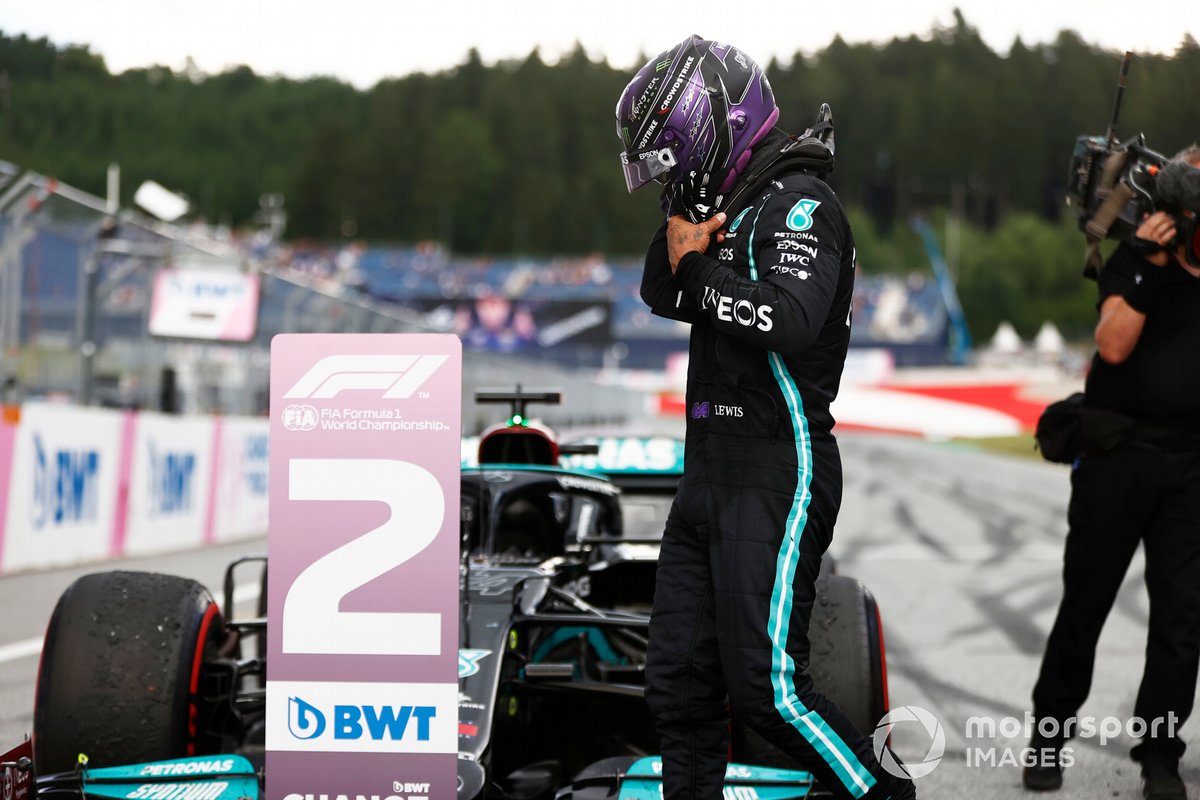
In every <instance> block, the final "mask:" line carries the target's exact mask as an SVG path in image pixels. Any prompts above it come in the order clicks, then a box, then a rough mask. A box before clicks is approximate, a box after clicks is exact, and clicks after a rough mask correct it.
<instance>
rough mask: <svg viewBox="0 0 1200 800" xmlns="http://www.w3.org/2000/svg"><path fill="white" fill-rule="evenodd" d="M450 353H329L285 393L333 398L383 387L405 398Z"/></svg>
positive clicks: (390, 396)
mask: <svg viewBox="0 0 1200 800" xmlns="http://www.w3.org/2000/svg"><path fill="white" fill-rule="evenodd" d="M447 358H449V356H327V357H325V358H322V359H321V360H320V361H318V362H317V363H316V364H314V365H313V367H312V369H310V370H309V371H308V372H307V373H305V375H304V377H303V378H301V379H300V380H298V381H296V384H295V385H294V386H293V387H292V388H291V389H288V390H287V392H286V393H285V394H284V395H283V396H284V397H285V398H288V399H292V398H299V399H310V398H325V399H327V398H330V397H336V396H337V394H338V393H339V392H343V391H346V390H357V389H383V390H385V391H384V392H383V396H384V398H386V399H392V400H396V399H399V400H402V399H404V398H406V397H411V396H412V393H413V392H415V391H416V390H417V389H419V388H421V384H423V383H425V381H426V380H428V379H429V376H431V375H432V374H433V373H434V372H436V371H437V368H438V367H440V366H441V365H442V364H443V363H445V361H446V359H447Z"/></svg>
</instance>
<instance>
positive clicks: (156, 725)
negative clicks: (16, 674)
mask: <svg viewBox="0 0 1200 800" xmlns="http://www.w3.org/2000/svg"><path fill="white" fill-rule="evenodd" d="M223 635H224V621H223V620H222V619H221V614H220V610H219V608H218V607H217V604H216V603H215V602H214V601H213V598H212V596H211V595H210V594H209V593H208V590H206V589H205V588H204V587H203V586H201V585H200V584H199V583H196V582H195V581H193V580H189V579H187V578H179V577H175V576H173V575H158V574H152V573H146V572H102V573H97V574H94V575H85V576H84V577H82V578H80V579H78V580H77V581H75V582H74V583H73V584H71V586H69V587H68V588H67V590H66V591H65V592H63V595H62V597H60V598H59V601H58V605H57V606H56V607H55V609H54V613H53V615H51V617H50V624H49V626H48V627H47V629H46V640H45V644H44V645H43V647H42V658H41V664H40V665H39V668H38V682H37V695H36V699H35V702H34V715H33V757H34V764H35V770H36V774H38V775H48V774H52V773H55V772H64V771H67V770H71V769H73V768H74V766H75V763H76V761H77V759H78V756H79V754H80V753H85V754H87V756H88V759H89V762H90V763H91V764H92V766H107V765H112V764H129V763H135V762H140V761H156V760H161V759H168V758H181V757H184V756H188V755H194V754H198V753H204V752H209V751H211V749H212V748H214V747H215V746H216V744H215V742H214V741H212V740H211V739H210V738H209V737H208V736H207V734H206V732H205V731H204V730H203V725H202V724H201V720H202V719H205V718H206V716H207V715H206V714H204V713H202V712H203V709H202V708H201V705H202V701H201V697H200V677H201V668H202V666H203V663H204V658H205V656H206V654H212V653H213V652H215V649H216V646H217V643H218V642H219V641H220V639H221V638H222V637H223Z"/></svg>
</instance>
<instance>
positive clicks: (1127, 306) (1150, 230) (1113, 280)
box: [1095, 211, 1175, 364]
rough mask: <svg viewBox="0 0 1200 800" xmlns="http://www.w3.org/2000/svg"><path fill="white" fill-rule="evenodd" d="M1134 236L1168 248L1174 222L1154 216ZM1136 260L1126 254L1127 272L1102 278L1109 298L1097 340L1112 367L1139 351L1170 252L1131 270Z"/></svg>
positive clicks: (1102, 305) (1153, 256)
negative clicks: (1147, 316)
mask: <svg viewBox="0 0 1200 800" xmlns="http://www.w3.org/2000/svg"><path fill="white" fill-rule="evenodd" d="M1135 236H1136V237H1137V238H1138V239H1142V240H1144V241H1147V242H1153V243H1156V244H1158V245H1162V246H1166V245H1169V244H1170V243H1171V242H1172V241H1173V240H1174V239H1175V220H1174V219H1173V218H1172V217H1171V216H1170V215H1169V214H1166V213H1164V212H1161V211H1160V212H1157V213H1155V214H1151V215H1149V216H1148V217H1146V218H1145V219H1144V220H1142V224H1141V225H1140V226H1139V227H1138V229H1137V233H1136V234H1135ZM1137 258H1138V256H1136V255H1134V254H1133V253H1132V252H1130V253H1127V254H1124V258H1123V259H1122V263H1121V265H1120V266H1124V267H1127V268H1126V269H1120V268H1117V269H1114V270H1112V271H1111V272H1110V273H1109V275H1102V276H1101V291H1105V292H1107V296H1106V297H1104V299H1103V300H1101V303H1100V321H1099V322H1098V323H1097V324H1096V334H1095V338H1096V348H1097V350H1098V351H1099V353H1100V357H1101V358H1102V359H1104V360H1105V361H1107V362H1108V363H1109V364H1121V363H1123V362H1124V361H1125V360H1126V359H1127V358H1129V356H1130V354H1131V353H1133V350H1134V348H1136V347H1137V343H1138V340H1139V339H1141V336H1142V329H1143V328H1144V327H1145V325H1146V313H1147V312H1148V311H1149V308H1150V305H1151V303H1152V302H1153V300H1154V297H1155V295H1156V294H1157V293H1158V287H1159V286H1160V285H1161V282H1162V278H1163V276H1164V274H1165V273H1164V272H1163V270H1164V268H1165V267H1166V265H1167V263H1168V260H1169V257H1168V254H1167V252H1166V251H1165V250H1162V251H1159V252H1156V253H1151V254H1149V255H1145V256H1141V257H1140V261H1141V262H1142V263H1141V264H1133V265H1132V266H1130V262H1131V261H1132V260H1134V259H1137ZM1105 271H1106V272H1108V271H1109V270H1108V269H1107V268H1106V270H1105ZM1130 272H1132V274H1127V273H1130Z"/></svg>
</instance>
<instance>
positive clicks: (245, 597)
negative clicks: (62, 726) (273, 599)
mask: <svg viewBox="0 0 1200 800" xmlns="http://www.w3.org/2000/svg"><path fill="white" fill-rule="evenodd" d="M258 595H259V585H258V584H257V583H248V584H245V585H243V586H235V587H233V604H234V605H239V604H241V603H249V602H251V601H253V600H257V599H258ZM41 652H42V637H41V636H38V637H36V638H34V639H23V640H22V641H19V642H13V643H12V644H5V645H0V664H7V663H8V662H9V661H19V660H20V659H22V658H30V657H31V656H36V655H41Z"/></svg>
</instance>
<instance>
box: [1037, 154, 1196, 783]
mask: <svg viewBox="0 0 1200 800" xmlns="http://www.w3.org/2000/svg"><path fill="white" fill-rule="evenodd" d="M1175 160H1177V161H1178V160H1183V161H1186V162H1187V163H1189V164H1191V165H1192V166H1194V167H1197V166H1200V147H1197V146H1196V145H1193V146H1191V147H1189V148H1187V149H1186V150H1184V151H1183V152H1181V153H1179V154H1178V155H1177V156H1176V157H1175ZM1175 228H1176V223H1175V219H1174V218H1173V217H1172V216H1170V215H1168V214H1166V213H1163V212H1157V213H1154V214H1150V215H1148V216H1145V217H1144V218H1143V219H1142V221H1141V224H1140V226H1139V227H1138V229H1137V232H1136V234H1135V238H1133V239H1132V240H1130V241H1127V242H1123V243H1122V244H1121V245H1120V246H1119V247H1118V248H1117V250H1116V251H1115V252H1114V253H1113V255H1112V257H1111V258H1109V260H1108V262H1107V263H1106V264H1105V267H1104V269H1103V270H1101V271H1100V274H1099V277H1098V283H1099V291H1100V299H1099V304H1098V305H1099V311H1100V320H1099V323H1098V324H1097V325H1096V333H1095V339H1096V345H1097V348H1098V352H1097V354H1096V356H1095V357H1094V359H1093V361H1092V368H1091V372H1090V373H1089V375H1088V378H1087V387H1086V391H1085V400H1084V404H1083V405H1084V409H1085V410H1086V409H1089V408H1091V409H1099V410H1102V411H1104V412H1110V413H1113V414H1120V415H1122V416H1123V417H1126V418H1128V423H1126V424H1128V426H1129V427H1128V430H1127V431H1126V432H1125V433H1124V435H1123V436H1122V437H1121V441H1120V442H1119V443H1117V444H1115V445H1114V446H1112V447H1111V448H1110V449H1108V450H1106V451H1104V452H1099V453H1096V452H1094V451H1088V455H1085V456H1082V457H1080V458H1079V459H1078V460H1077V461H1076V462H1075V466H1074V468H1073V471H1072V474H1071V501H1070V506H1069V510H1068V522H1069V527H1070V531H1069V533H1068V534H1067V542H1066V551H1065V553H1064V559H1063V560H1064V565H1063V598H1062V603H1061V605H1060V606H1059V609H1058V616H1057V618H1056V619H1055V622H1054V627H1053V629H1052V630H1051V632H1050V638H1049V640H1048V641H1047V643H1046V652H1045V656H1044V658H1043V661H1042V666H1041V672H1040V674H1039V676H1038V680H1037V685H1036V686H1035V687H1034V690H1033V706H1034V714H1035V716H1036V717H1037V719H1038V723H1039V725H1038V731H1037V732H1036V733H1035V734H1034V738H1033V742H1032V743H1031V747H1033V748H1034V749H1035V751H1037V752H1039V753H1040V754H1041V756H1040V758H1039V760H1038V762H1037V763H1036V765H1035V766H1031V767H1027V768H1026V769H1025V773H1024V784H1025V787H1026V788H1028V789H1033V790H1041V791H1046V790H1055V789H1058V788H1059V787H1060V786H1061V785H1062V767H1061V763H1060V760H1059V758H1058V754H1059V752H1060V751H1061V749H1062V747H1063V744H1064V742H1065V740H1066V739H1067V738H1069V737H1070V736H1071V735H1072V730H1071V729H1072V728H1073V727H1074V726H1073V725H1072V724H1071V723H1070V722H1068V720H1070V719H1071V718H1073V717H1075V715H1076V714H1077V712H1078V710H1079V708H1080V706H1081V705H1082V704H1083V702H1084V700H1085V699H1086V698H1087V696H1088V690H1089V689H1090V688H1091V682H1092V670H1093V666H1094V662H1095V656H1096V642H1097V640H1098V639H1099V637H1100V631H1101V628H1102V627H1103V625H1104V620H1105V618H1106V617H1107V616H1108V612H1109V609H1111V608H1112V604H1113V601H1114V599H1115V598H1116V595H1117V591H1118V589H1119V588H1120V586H1121V583H1122V581H1123V580H1124V577H1125V572H1126V570H1127V569H1128V567H1129V562H1130V559H1131V558H1132V557H1133V553H1134V551H1135V550H1136V549H1137V546H1138V543H1139V542H1144V543H1145V548H1146V550H1145V555H1146V587H1147V589H1148V592H1149V597H1150V619H1149V639H1148V642H1147V645H1146V664H1145V671H1144V673H1143V675H1142V683H1141V688H1140V689H1139V691H1138V695H1137V701H1136V704H1135V707H1134V714H1135V716H1137V717H1139V718H1140V719H1142V720H1143V721H1144V722H1145V723H1146V725H1147V726H1149V727H1148V729H1147V732H1146V734H1145V735H1144V736H1143V737H1142V740H1141V743H1140V744H1138V745H1137V746H1136V747H1134V748H1133V751H1132V753H1131V755H1132V757H1133V758H1134V760H1136V761H1139V762H1140V763H1141V769H1142V778H1143V781H1144V796H1145V797H1147V798H1149V799H1150V800H1185V799H1186V797H1187V793H1186V789H1185V787H1184V784H1183V781H1182V780H1181V779H1180V777H1179V771H1178V764H1179V759H1180V757H1181V756H1182V754H1183V751H1184V743H1183V741H1182V740H1181V739H1180V738H1179V731H1178V728H1179V726H1181V725H1182V724H1183V722H1184V721H1185V720H1186V719H1187V717H1188V715H1189V714H1190V713H1191V710H1192V703H1193V697H1194V695H1195V693H1196V674H1197V665H1198V664H1200V268H1197V267H1195V266H1192V265H1191V264H1189V263H1187V260H1186V258H1185V245H1186V244H1187V243H1180V245H1179V246H1176V245H1175V239H1176V230H1175ZM1156 721H1157V722H1158V724H1157V725H1156V724H1155V723H1156ZM1064 725H1066V726H1067V727H1066V729H1064Z"/></svg>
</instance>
